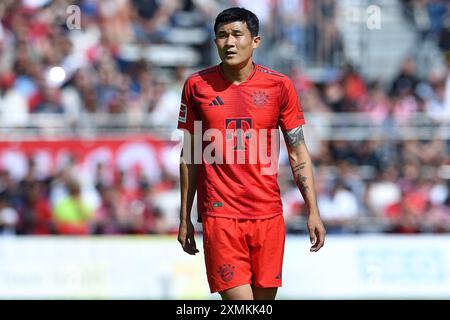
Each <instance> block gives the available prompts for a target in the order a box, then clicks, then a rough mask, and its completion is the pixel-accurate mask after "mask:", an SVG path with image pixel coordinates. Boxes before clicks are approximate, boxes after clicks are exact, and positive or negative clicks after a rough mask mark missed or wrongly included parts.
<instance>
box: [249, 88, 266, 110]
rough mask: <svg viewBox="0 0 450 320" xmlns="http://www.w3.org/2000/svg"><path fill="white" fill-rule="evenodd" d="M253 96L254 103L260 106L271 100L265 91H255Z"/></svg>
mask: <svg viewBox="0 0 450 320" xmlns="http://www.w3.org/2000/svg"><path fill="white" fill-rule="evenodd" d="M252 97H253V103H254V104H255V105H256V106H258V107H262V106H264V105H265V104H266V103H267V102H268V101H269V96H268V95H267V93H265V92H264V91H255V92H253V96H252Z"/></svg>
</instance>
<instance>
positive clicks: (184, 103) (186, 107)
mask: <svg viewBox="0 0 450 320" xmlns="http://www.w3.org/2000/svg"><path fill="white" fill-rule="evenodd" d="M193 106H194V101H193V94H192V83H191V81H189V79H188V80H186V82H185V83H184V87H183V93H182V94H181V103H180V113H179V115H178V129H185V130H188V131H189V132H190V133H192V134H193V133H194V121H196V120H200V119H197V118H196V113H195V111H194V109H193Z"/></svg>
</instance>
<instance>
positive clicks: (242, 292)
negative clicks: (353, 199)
mask: <svg viewBox="0 0 450 320" xmlns="http://www.w3.org/2000/svg"><path fill="white" fill-rule="evenodd" d="M258 28H259V22H258V18H257V17H256V16H255V15H254V14H253V13H252V12H250V11H248V10H246V9H243V8H230V9H226V10H224V11H223V12H221V13H220V14H219V15H218V16H217V18H216V21H215V24H214V32H215V36H216V38H215V44H216V46H217V50H218V53H219V56H220V59H221V61H222V63H220V64H219V65H217V66H213V67H210V68H208V69H205V70H203V71H200V72H198V73H195V74H193V75H191V76H190V77H189V78H188V79H187V80H186V83H185V85H184V89H183V94H182V98H181V107H180V115H179V121H178V128H180V129H184V130H185V136H184V144H183V151H182V152H181V160H180V182H181V211H180V226H179V231H178V241H179V242H180V243H181V246H182V248H183V250H184V251H185V252H187V253H189V254H191V255H195V254H196V253H197V252H199V251H198V250H197V247H196V243H195V239H194V234H195V230H194V226H193V224H192V222H191V209H192V203H193V199H194V196H195V193H196V192H197V207H198V213H199V221H201V222H202V227H203V248H204V254H205V265H206V270H207V277H208V282H209V286H210V289H211V293H214V292H219V293H220V295H221V296H222V298H223V299H230V300H233V299H245V300H253V299H266V300H268V299H274V298H275V296H276V293H277V289H278V287H280V286H281V281H282V263H283V253H284V242H285V224H284V220H283V214H282V203H281V198H280V190H279V187H278V183H277V174H276V170H272V171H271V170H264V169H267V162H264V163H263V160H262V159H263V157H262V155H264V152H266V155H267V154H269V155H271V156H273V155H274V154H276V155H277V156H278V154H277V151H278V150H275V152H273V148H272V147H273V145H274V144H276V143H277V142H278V141H273V140H274V139H275V140H276V138H278V136H275V138H274V135H273V134H272V133H273V131H276V132H278V127H280V128H281V130H282V132H283V134H284V138H285V142H286V145H287V149H288V153H289V161H290V165H291V167H292V172H293V174H294V179H295V181H296V183H297V185H298V187H299V190H300V192H301V194H302V195H303V197H304V199H305V202H306V205H307V208H308V220H307V225H308V230H309V234H310V240H311V243H312V246H311V249H310V251H312V252H315V251H318V250H319V249H320V248H321V247H322V246H323V244H324V238H325V228H324V226H323V224H322V221H321V219H320V214H319V209H318V207H317V202H316V195H315V191H314V182H313V172H312V162H311V158H310V156H309V153H308V150H307V148H306V145H305V141H304V137H303V132H302V125H304V124H305V120H304V117H303V112H302V109H301V105H300V102H299V99H298V97H297V94H296V92H295V89H294V86H293V85H292V83H291V81H290V79H289V78H288V77H286V76H285V75H283V74H280V73H278V72H275V71H272V70H270V69H268V68H265V67H262V66H260V65H258V64H256V63H254V61H253V59H252V54H253V50H255V49H256V48H258V46H259V44H260V41H261V39H260V37H259V36H258ZM198 129H200V132H198ZM206 132H209V134H206ZM203 133H205V136H204V137H203V138H202V135H203ZM198 137H200V139H202V141H201V142H200V145H201V147H200V148H201V150H200V151H201V152H203V153H201V154H200V157H198V156H196V155H195V153H196V152H197V153H198V149H197V150H195V148H194V146H195V145H196V139H197V138H198ZM205 137H206V138H205ZM258 139H260V140H258ZM205 140H206V141H205ZM255 141H256V143H255ZM208 142H210V143H208ZM212 144H214V147H211V145H212ZM197 145H198V143H197ZM255 145H257V147H258V148H260V149H261V148H262V149H265V150H263V152H261V150H258V149H254V148H253V149H252V147H254V146H255ZM212 149H214V150H212ZM255 150H256V151H255ZM206 151H208V152H206ZM208 155H209V158H211V157H212V158H214V159H213V160H214V161H211V159H209V161H207V159H206V158H207V157H208ZM249 159H253V161H250V160H249ZM255 159H256V160H255ZM195 160H196V161H195Z"/></svg>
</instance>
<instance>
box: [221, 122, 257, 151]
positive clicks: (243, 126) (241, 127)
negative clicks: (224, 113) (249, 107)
mask: <svg viewBox="0 0 450 320" xmlns="http://www.w3.org/2000/svg"><path fill="white" fill-rule="evenodd" d="M251 127H252V119H251V118H228V119H225V129H226V132H227V139H234V135H233V134H232V133H231V132H229V131H230V130H235V131H236V140H235V141H236V143H235V144H234V147H233V150H246V149H245V140H244V139H250V137H251V134H250V133H247V134H244V133H245V131H247V130H248V129H250V128H251Z"/></svg>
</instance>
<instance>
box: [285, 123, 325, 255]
mask: <svg viewBox="0 0 450 320" xmlns="http://www.w3.org/2000/svg"><path fill="white" fill-rule="evenodd" d="M283 135H284V140H285V142H286V147H287V150H288V154H289V163H290V165H291V169H292V173H293V175H294V179H295V182H296V184H297V186H298V188H299V190H300V192H301V194H302V196H303V198H304V200H305V203H306V206H307V209H308V220H307V221H308V222H307V224H308V232H309V237H310V240H311V244H312V246H311V249H310V251H311V252H316V251H319V250H320V248H322V247H323V245H324V243H325V233H326V232H325V227H324V226H323V223H322V220H321V218H320V212H319V208H318V206H317V197H316V192H315V188H314V178H313V165H312V161H311V157H310V155H309V151H308V149H307V147H306V144H305V138H304V135H303V128H302V126H298V127H297V128H294V129H291V130H286V131H283Z"/></svg>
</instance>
